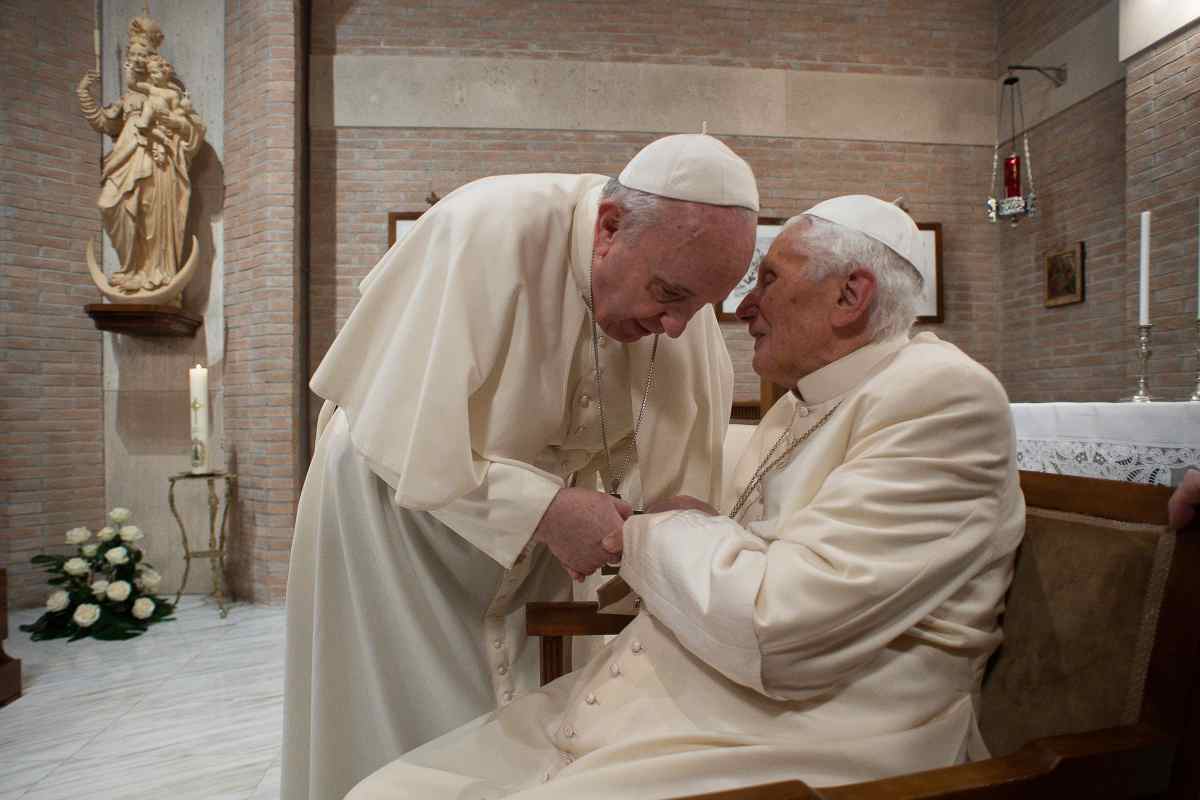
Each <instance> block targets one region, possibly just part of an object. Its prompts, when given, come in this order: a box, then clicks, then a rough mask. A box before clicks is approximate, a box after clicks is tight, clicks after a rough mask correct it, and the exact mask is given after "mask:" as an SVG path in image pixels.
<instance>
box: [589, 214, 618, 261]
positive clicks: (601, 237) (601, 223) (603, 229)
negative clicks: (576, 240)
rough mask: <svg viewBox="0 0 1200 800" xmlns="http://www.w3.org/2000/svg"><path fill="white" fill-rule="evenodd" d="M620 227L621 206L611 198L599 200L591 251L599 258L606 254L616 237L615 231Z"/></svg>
mask: <svg viewBox="0 0 1200 800" xmlns="http://www.w3.org/2000/svg"><path fill="white" fill-rule="evenodd" d="M620 229H621V207H620V206H618V205H617V204H616V203H614V202H613V201H612V200H601V201H600V208H599V211H598V213H597V214H596V231H595V242H594V244H593V245H592V252H593V253H594V254H595V255H597V256H599V257H600V258H604V256H606V255H608V251H609V250H610V249H611V248H612V245H613V241H614V240H615V239H616V238H617V231H618V230H620Z"/></svg>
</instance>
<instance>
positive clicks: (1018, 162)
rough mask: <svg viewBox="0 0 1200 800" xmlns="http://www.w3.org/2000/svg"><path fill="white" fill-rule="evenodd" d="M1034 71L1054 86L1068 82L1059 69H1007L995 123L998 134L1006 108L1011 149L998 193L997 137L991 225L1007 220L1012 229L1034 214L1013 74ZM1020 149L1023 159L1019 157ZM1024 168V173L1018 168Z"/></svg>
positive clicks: (1023, 128)
mask: <svg viewBox="0 0 1200 800" xmlns="http://www.w3.org/2000/svg"><path fill="white" fill-rule="evenodd" d="M1023 69H1029V70H1036V71H1037V72H1040V73H1041V74H1042V75H1045V76H1046V77H1047V78H1049V79H1050V80H1051V81H1053V82H1054V85H1055V86H1056V87H1057V86H1062V85H1063V84H1064V83H1065V82H1066V80H1067V71H1066V69H1065V68H1061V67H1027V66H1021V65H1019V64H1014V65H1011V66H1009V68H1008V75H1007V76H1006V77H1005V78H1004V82H1003V85H1002V86H1001V89H1000V104H999V114H998V117H999V119H997V121H996V123H997V124H996V127H997V130H1002V129H1003V122H1004V110H1005V106H1008V110H1009V114H1008V116H1009V129H1010V131H1011V134H1012V135H1011V137H1010V138H1009V140H1008V145H1009V146H1010V147H1011V148H1012V149H1011V151H1010V152H1009V154H1008V155H1007V156H1005V157H1004V174H1003V178H1004V187H1003V193H1002V194H1001V193H1000V192H998V191H997V189H999V188H1000V187H999V186H998V184H997V178H998V177H999V171H1000V170H999V167H1000V145H1001V142H1000V141H999V136H997V141H996V149H995V150H994V151H993V153H992V196H991V197H989V198H988V201H987V216H988V220H989V221H990V222H999V221H1000V220H1002V219H1006V220H1008V221H1009V222H1011V223H1012V224H1013V225H1016V224H1017V222H1019V221H1020V220H1021V218H1022V217H1027V216H1029V215H1030V214H1034V213H1036V212H1037V194H1036V192H1034V190H1033V162H1032V159H1031V158H1030V156H1029V130H1028V129H1027V128H1026V126H1025V105H1024V103H1023V102H1022V100H1021V79H1020V78H1018V77H1017V76H1016V75H1015V74H1013V73H1014V72H1015V71H1016V70H1023ZM1018 116H1020V118H1021V139H1020V141H1018V139H1017V117H1018ZM1018 149H1023V150H1024V152H1025V157H1024V158H1022V157H1021V156H1020V155H1019V154H1018V152H1017V151H1018ZM1022 166H1024V167H1025V169H1024V172H1022V169H1021V167H1022Z"/></svg>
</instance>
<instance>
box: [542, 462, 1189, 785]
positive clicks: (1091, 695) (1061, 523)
mask: <svg viewBox="0 0 1200 800" xmlns="http://www.w3.org/2000/svg"><path fill="white" fill-rule="evenodd" d="M1021 488H1022V489H1023V491H1024V493H1025V499H1026V504H1027V507H1028V511H1027V526H1026V536H1025V541H1024V542H1023V544H1022V546H1021V550H1020V552H1019V553H1018V557H1017V566H1016V571H1015V575H1014V579H1013V585H1012V589H1011V590H1010V592H1009V598H1008V605H1007V608H1006V612H1005V642H1004V644H1003V645H1002V647H1001V648H1000V650H999V651H998V652H997V654H996V656H995V657H994V658H993V661H992V663H991V664H990V665H989V671H988V674H987V676H986V678H985V680H984V688H983V696H982V703H981V712H980V723H981V729H982V732H983V735H984V738H985V740H987V742H988V744H989V747H990V748H991V750H992V753H993V756H994V757H993V758H991V759H989V760H986V761H979V762H975V763H971V764H964V765H960V766H955V767H948V768H945V769H938V770H932V771H929V772H921V773H914V774H910V775H903V776H899V777H893V778H887V779H884V780H878V781H871V782H868V783H860V784H854V785H847V786H837V787H830V788H821V789H813V788H811V787H809V786H807V785H806V784H804V783H803V782H802V779H803V775H797V776H796V777H797V780H794V781H786V782H783V783H774V784H766V785H760V786H751V787H746V788H742V789H736V790H730V791H723V792H717V793H713V794H706V795H703V796H702V797H703V798H704V800H798V799H799V798H818V799H820V800H882V799H883V798H889V800H891V799H893V798H938V799H939V800H942V799H945V800H949V798H971V800H982V799H984V798H988V799H990V798H1018V797H1019V798H1029V797H1035V798H1051V797H1053V798H1110V797H1111V798H1133V797H1155V798H1172V799H1174V798H1180V799H1182V798H1189V800H1195V798H1198V797H1200V590H1198V589H1197V581H1198V580H1200V523H1193V524H1192V525H1191V526H1189V528H1188V529H1186V530H1184V531H1181V532H1179V533H1178V534H1176V533H1174V532H1171V531H1168V530H1167V528H1166V506H1167V498H1168V497H1169V496H1170V490H1169V489H1166V488H1165V487H1158V486H1144V485H1140V484H1127V483H1119V482H1115V481H1103V480H1095V479H1091V478H1076V477H1068V476H1062V475H1046V474H1041V473H1027V472H1023V473H1021ZM526 616H527V623H526V624H527V630H528V632H529V634H530V635H533V636H540V637H542V641H541V645H542V681H543V683H545V682H548V681H551V680H554V679H555V678H557V677H559V676H560V675H562V674H564V673H565V672H567V671H569V670H570V643H569V639H568V638H567V637H571V636H581V635H595V634H615V633H617V632H619V631H620V630H621V628H623V627H624V625H625V624H626V623H627V622H628V621H629V618H627V617H617V616H613V615H605V614H598V613H596V606H595V604H594V603H532V604H530V605H529V607H528V609H527V615H526ZM692 800H700V798H699V797H697V798H693V799H692Z"/></svg>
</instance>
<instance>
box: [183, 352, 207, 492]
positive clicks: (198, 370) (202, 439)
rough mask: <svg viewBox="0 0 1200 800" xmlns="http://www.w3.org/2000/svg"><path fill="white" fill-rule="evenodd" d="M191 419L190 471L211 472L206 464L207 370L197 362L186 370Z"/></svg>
mask: <svg viewBox="0 0 1200 800" xmlns="http://www.w3.org/2000/svg"><path fill="white" fill-rule="evenodd" d="M188 388H189V390H190V391H189V395H190V402H189V406H190V410H191V419H192V472H193V473H202V472H211V470H210V469H209V466H208V370H207V369H205V368H204V367H202V366H200V365H199V364H197V365H196V366H194V367H192V368H191V369H190V370H188Z"/></svg>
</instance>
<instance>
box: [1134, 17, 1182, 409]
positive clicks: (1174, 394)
mask: <svg viewBox="0 0 1200 800" xmlns="http://www.w3.org/2000/svg"><path fill="white" fill-rule="evenodd" d="M1198 100H1200V24H1196V23H1193V24H1192V25H1190V26H1188V27H1186V28H1184V29H1182V30H1180V31H1177V32H1176V33H1174V34H1173V35H1171V36H1169V37H1167V38H1166V39H1164V40H1163V41H1161V42H1159V43H1158V44H1156V45H1154V46H1152V47H1149V48H1147V49H1146V50H1145V51H1143V52H1141V53H1139V54H1137V55H1135V56H1134V57H1133V58H1131V59H1129V61H1128V62H1127V63H1126V85H1125V113H1126V125H1127V128H1126V138H1125V169H1126V188H1125V210H1126V215H1125V242H1126V244H1125V260H1126V264H1127V276H1128V278H1127V281H1128V285H1129V287H1130V290H1129V292H1128V294H1127V296H1126V302H1125V308H1126V314H1125V318H1126V320H1127V324H1126V325H1125V331H1126V335H1127V336H1128V337H1129V339H1130V340H1131V341H1132V338H1133V335H1134V334H1133V330H1134V328H1133V325H1134V324H1135V323H1136V321H1137V290H1136V286H1137V283H1136V281H1137V269H1138V239H1139V235H1138V214H1139V213H1140V212H1142V211H1150V212H1151V238H1150V241H1151V250H1150V265H1151V266H1150V321H1151V322H1152V323H1153V325H1154V355H1153V357H1152V360H1151V362H1150V376H1151V389H1152V391H1154V392H1155V393H1157V394H1160V395H1162V396H1163V397H1164V398H1167V399H1172V400H1180V399H1186V398H1187V396H1188V395H1189V394H1190V393H1191V391H1192V389H1193V388H1194V386H1195V378H1196V370H1197V369H1200V364H1197V361H1196V355H1195V352H1196V351H1195V348H1196V346H1197V341H1196V336H1197V331H1196V328H1195V325H1196V322H1195V319H1196V302H1197V288H1196V280H1197V279H1196V270H1197V238H1196V229H1197V225H1198V224H1200V223H1198V221H1197V196H1198V195H1200V147H1197V142H1198V141H1200V102H1198ZM1131 349H1132V347H1131ZM1134 369H1135V364H1134V361H1133V359H1132V358H1131V359H1129V368H1128V374H1129V376H1130V381H1131V382H1132V376H1133V375H1134Z"/></svg>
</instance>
